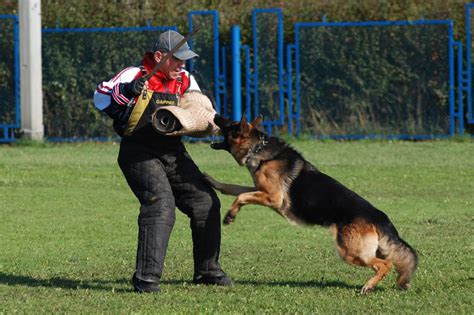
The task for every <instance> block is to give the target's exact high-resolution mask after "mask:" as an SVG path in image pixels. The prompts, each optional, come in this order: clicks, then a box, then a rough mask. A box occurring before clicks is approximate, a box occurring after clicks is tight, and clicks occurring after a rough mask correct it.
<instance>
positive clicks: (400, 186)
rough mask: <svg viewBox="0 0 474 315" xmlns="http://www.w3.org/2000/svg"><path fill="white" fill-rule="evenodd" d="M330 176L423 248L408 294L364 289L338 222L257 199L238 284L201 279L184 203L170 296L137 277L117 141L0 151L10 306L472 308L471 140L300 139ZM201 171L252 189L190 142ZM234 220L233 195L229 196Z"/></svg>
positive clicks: (385, 284)
mask: <svg viewBox="0 0 474 315" xmlns="http://www.w3.org/2000/svg"><path fill="white" fill-rule="evenodd" d="M293 145H294V147H296V148H297V149H298V150H299V151H300V152H302V153H303V154H304V156H305V157H306V158H307V159H308V160H310V161H311V162H312V163H313V164H314V165H316V166H317V167H318V168H319V169H321V170H322V171H324V172H326V173H328V174H330V175H331V176H333V177H335V178H336V179H338V180H340V181H341V182H342V183H344V184H346V185H347V186H348V187H350V188H351V189H353V190H355V191H356V192H358V193H359V194H361V195H362V196H364V197H365V198H367V199H368V200H369V201H371V202H372V203H373V204H375V205H376V206H377V207H378V208H380V209H382V210H383V211H385V212H386V213H387V214H388V215H389V216H390V217H391V219H392V221H393V222H394V224H395V225H396V227H397V228H398V230H399V232H400V234H401V235H402V237H403V238H404V239H405V240H406V241H408V242H409V243H410V244H411V245H412V246H413V247H414V248H416V249H417V250H418V252H419V256H420V265H419V269H418V272H417V273H416V275H415V278H414V280H413V282H412V289H411V290H409V291H406V292H402V291H399V290H398V289H396V287H395V277H396V274H395V272H392V273H391V274H390V275H389V276H387V278H386V279H384V280H383V281H382V282H381V283H380V284H379V286H378V289H377V290H376V291H375V292H373V293H371V294H369V295H367V296H360V295H359V294H358V291H359V288H360V287H361V286H362V284H363V283H364V282H365V281H366V280H367V279H368V278H369V277H371V275H372V271H371V270H369V269H367V268H357V267H353V266H349V265H347V264H345V263H343V262H342V261H341V260H340V259H339V258H338V256H337V254H336V251H335V247H334V243H333V240H332V239H331V236H330V233H329V231H328V230H326V229H324V228H321V227H314V228H303V227H296V226H292V225H290V224H288V223H286V222H285V221H284V220H283V219H282V218H280V217H279V216H278V215H276V214H275V213H274V212H272V211H271V210H269V209H266V208H263V207H258V206H247V207H245V208H243V209H242V211H241V213H240V215H239V217H238V218H237V220H236V222H235V223H234V224H233V225H231V226H228V227H223V229H222V236H223V237H222V249H221V264H222V266H223V268H224V269H225V271H226V272H227V273H228V274H229V275H231V276H232V277H233V279H234V280H235V282H236V285H235V286H234V287H232V288H218V287H205V286H195V285H193V284H192V283H191V281H190V280H191V278H192V274H193V269H192V265H193V264H192V257H191V256H192V255H191V246H192V244H191V236H190V230H189V227H188V226H189V222H188V220H187V218H186V217H185V216H184V215H183V214H181V213H180V212H179V211H178V216H177V222H176V225H175V228H174V231H173V234H172V237H171V240H170V246H169V250H168V255H167V259H166V266H165V272H164V276H163V279H162V289H163V293H162V294H160V295H139V294H135V293H133V292H132V290H131V286H130V284H129V280H130V277H131V275H132V272H133V268H134V262H135V249H136V238H137V224H136V220H137V214H138V204H137V201H136V200H135V198H134V196H133V194H132V193H131V191H130V190H129V188H128V186H127V185H126V182H125V180H124V179H123V177H122V175H121V173H120V170H119V168H118V165H117V164H116V155H117V152H118V145H117V144H113V143H106V144H94V143H83V144H62V145H51V144H45V145H41V144H39V145H38V144H31V143H23V144H22V145H13V146H8V145H4V146H1V147H0V236H1V244H0V313H5V314H10V313H15V312H19V313H161V314H167V313H328V314H341V313H342V314H352V313H397V314H398V313H414V312H420V313H425V314H433V313H436V314H443V313H456V314H462V313H466V314H467V313H472V309H473V308H474V293H473V292H474V272H473V270H474V258H473V252H474V251H473V250H474V238H473V230H474V212H473V211H474V142H473V141H432V142H431V141H430V142H397V141H395V142H386V141H380V142H379V141H376V142H370V141H359V142H333V141H324V142H318V141H298V142H293ZM188 150H189V152H190V153H191V155H192V156H193V157H194V159H195V161H196V162H197V164H198V165H199V166H200V168H201V170H203V171H206V172H208V173H210V174H211V175H213V176H214V177H216V178H218V179H221V180H223V181H226V182H232V183H240V184H250V183H251V179H250V176H249V174H248V173H247V171H246V170H245V169H244V168H239V167H238V166H237V164H236V163H235V161H234V160H233V159H232V158H231V157H230V155H228V153H226V152H222V151H218V152H216V151H212V150H211V149H210V148H209V147H208V145H206V144H189V145H188ZM220 197H221V201H222V205H223V207H222V211H221V213H222V214H224V213H225V212H226V210H227V208H228V207H229V205H230V203H231V201H232V198H231V197H227V196H222V195H220Z"/></svg>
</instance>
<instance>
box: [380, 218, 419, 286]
mask: <svg viewBox="0 0 474 315" xmlns="http://www.w3.org/2000/svg"><path fill="white" fill-rule="evenodd" d="M378 232H379V247H378V253H380V255H381V256H383V258H385V259H387V260H389V261H390V262H392V264H393V265H394V266H395V269H396V270H397V272H398V278H397V285H398V287H399V288H400V289H403V290H406V289H408V288H409V287H410V280H411V278H412V277H413V274H414V273H415V270H416V267H417V266H418V255H417V254H416V252H415V250H414V249H413V248H412V247H411V246H410V245H409V244H408V243H407V242H405V241H404V240H403V239H402V238H400V236H399V235H398V232H397V230H396V229H395V227H394V226H393V224H392V223H390V222H388V223H386V224H383V226H378Z"/></svg>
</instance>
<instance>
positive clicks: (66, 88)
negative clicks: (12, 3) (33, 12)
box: [42, 26, 177, 141]
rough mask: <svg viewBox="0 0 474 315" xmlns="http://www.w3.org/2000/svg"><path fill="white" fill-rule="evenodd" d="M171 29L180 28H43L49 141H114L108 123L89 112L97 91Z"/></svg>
mask: <svg viewBox="0 0 474 315" xmlns="http://www.w3.org/2000/svg"><path fill="white" fill-rule="evenodd" d="M168 29H172V30H177V28H176V26H145V27H119V28H53V29H43V31H42V42H43V44H42V55H43V106H44V108H45V109H46V110H45V111H44V128H45V135H46V136H47V137H48V139H49V140H50V141H62V140H64V139H75V140H81V139H84V138H88V139H91V138H92V139H99V140H100V139H107V138H114V137H116V135H115V134H114V132H113V129H112V128H111V126H110V124H111V121H110V119H108V118H106V117H104V115H101V114H100V113H99V112H98V111H90V110H89V109H90V107H91V106H93V105H92V94H93V92H94V90H95V87H96V85H97V83H99V81H101V80H108V79H109V78H112V77H113V76H114V75H115V74H116V73H117V72H118V71H120V70H121V69H123V68H125V67H127V66H131V65H138V64H139V63H140V61H141V59H142V57H143V54H144V52H145V51H151V50H152V48H153V43H154V41H155V40H156V38H158V35H159V34H160V33H161V32H163V31H165V30H168ZM91 43H94V44H93V45H91ZM84 69H87V71H84ZM92 115H94V116H92Z"/></svg>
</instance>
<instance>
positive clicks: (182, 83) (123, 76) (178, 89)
mask: <svg viewBox="0 0 474 315" xmlns="http://www.w3.org/2000/svg"><path fill="white" fill-rule="evenodd" d="M141 64H142V67H143V68H142V67H128V68H125V69H123V70H122V71H120V72H119V73H117V74H116V75H115V76H114V77H113V78H112V79H110V80H109V81H104V82H102V83H100V84H99V85H97V88H96V91H95V93H94V105H95V107H96V108H97V109H99V110H104V109H105V108H107V107H108V106H109V105H110V103H111V100H112V98H113V99H114V100H115V102H116V103H117V104H119V105H123V106H126V105H127V104H129V103H130V102H131V100H130V99H128V98H127V97H126V96H125V95H123V94H120V91H119V88H118V84H119V83H127V82H131V81H133V80H134V79H136V78H139V77H141V76H143V75H145V74H146V73H150V72H151V71H152V69H153V67H154V66H155V61H154V59H153V53H151V52H147V53H146V54H145V56H144V58H143V60H142V62H141ZM143 69H144V70H145V71H142V70H143ZM148 90H151V91H154V92H158V93H166V94H176V95H178V96H179V95H182V94H183V93H184V92H186V91H188V90H192V91H201V89H200V88H199V85H198V84H197V82H196V80H195V79H194V77H193V76H192V75H190V74H189V72H188V71H186V70H183V72H182V73H181V80H178V79H175V80H169V79H168V78H167V77H166V76H165V75H164V74H163V73H161V72H159V71H158V72H156V73H155V74H154V75H153V76H152V77H151V78H150V79H149V80H148ZM132 104H133V102H132Z"/></svg>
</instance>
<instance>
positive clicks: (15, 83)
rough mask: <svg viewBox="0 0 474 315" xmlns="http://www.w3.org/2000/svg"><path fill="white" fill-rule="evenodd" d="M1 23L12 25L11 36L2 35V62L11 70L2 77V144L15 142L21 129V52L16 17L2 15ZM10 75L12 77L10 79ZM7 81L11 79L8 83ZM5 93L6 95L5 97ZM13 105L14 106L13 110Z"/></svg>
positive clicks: (0, 119) (0, 132) (0, 123)
mask: <svg viewBox="0 0 474 315" xmlns="http://www.w3.org/2000/svg"><path fill="white" fill-rule="evenodd" d="M0 23H8V24H11V29H12V33H11V34H8V33H7V34H1V36H0V42H1V44H2V50H3V51H2V55H3V56H2V60H1V61H0V64H1V63H5V64H4V65H2V66H3V67H2V68H4V69H9V70H10V71H7V72H6V74H7V75H6V76H4V77H2V81H3V82H4V85H7V88H8V89H6V90H3V91H2V90H1V89H0V93H1V94H2V97H1V99H0V105H1V106H0V143H10V142H14V141H15V134H14V132H15V129H18V128H20V115H21V113H20V51H19V46H20V45H19V31H18V28H19V25H18V18H17V16H16V15H11V14H0ZM8 75H10V77H9V78H8ZM7 79H10V80H8V82H6V81H7ZM3 93H5V94H4V95H3ZM12 105H13V106H14V107H13V108H11V107H12Z"/></svg>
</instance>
